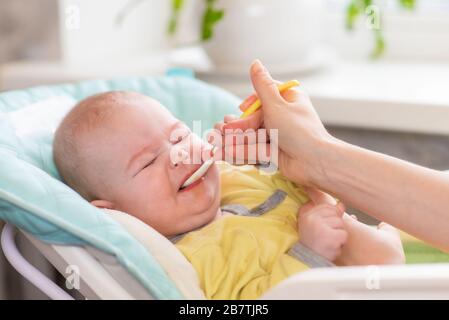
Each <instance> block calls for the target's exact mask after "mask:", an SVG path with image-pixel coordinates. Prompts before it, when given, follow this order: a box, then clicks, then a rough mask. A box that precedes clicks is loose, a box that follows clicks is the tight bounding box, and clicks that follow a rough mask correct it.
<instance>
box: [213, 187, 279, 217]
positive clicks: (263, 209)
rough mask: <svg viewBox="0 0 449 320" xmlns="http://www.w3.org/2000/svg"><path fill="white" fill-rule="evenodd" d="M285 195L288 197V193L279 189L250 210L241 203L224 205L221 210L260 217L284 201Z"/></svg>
mask: <svg viewBox="0 0 449 320" xmlns="http://www.w3.org/2000/svg"><path fill="white" fill-rule="evenodd" d="M285 197H287V193H286V192H285V191H282V190H279V189H277V190H276V191H275V192H273V194H272V195H271V196H269V197H268V199H267V200H265V201H264V202H263V203H261V204H260V205H258V206H257V207H254V208H252V209H250V210H248V209H247V208H246V207H245V206H243V205H241V204H228V205H225V206H222V207H221V210H222V211H227V212H230V213H233V214H235V215H238V216H249V217H258V216H261V215H263V214H264V213H267V212H269V211H270V210H273V209H274V208H276V207H277V206H278V205H279V204H280V203H281V202H282V201H284V199H285Z"/></svg>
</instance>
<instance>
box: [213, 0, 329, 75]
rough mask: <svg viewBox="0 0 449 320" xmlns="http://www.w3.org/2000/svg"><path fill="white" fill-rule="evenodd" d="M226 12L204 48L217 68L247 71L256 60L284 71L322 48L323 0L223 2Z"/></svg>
mask: <svg viewBox="0 0 449 320" xmlns="http://www.w3.org/2000/svg"><path fill="white" fill-rule="evenodd" d="M217 8H222V9H224V11H225V14H224V17H223V19H222V20H221V21H219V22H218V23H217V24H216V26H215V28H214V35H213V37H212V39H211V40H210V41H208V42H206V43H204V49H205V50H206V52H207V54H208V55H209V57H210V58H211V60H212V62H213V63H214V65H215V67H216V68H218V69H225V68H233V69H236V68H237V69H239V68H247V67H248V65H249V64H250V63H251V61H253V60H254V59H255V58H258V59H261V60H262V62H263V63H264V64H265V65H267V66H268V67H269V68H274V69H282V68H284V67H286V66H289V65H292V64H297V63H298V61H301V59H305V58H306V57H307V55H308V54H309V53H310V52H312V51H313V50H314V49H316V47H317V46H318V45H319V43H320V41H321V32H322V28H323V19H322V16H323V5H322V2H321V1H320V0H277V1H275V0H221V1H218V2H217Z"/></svg>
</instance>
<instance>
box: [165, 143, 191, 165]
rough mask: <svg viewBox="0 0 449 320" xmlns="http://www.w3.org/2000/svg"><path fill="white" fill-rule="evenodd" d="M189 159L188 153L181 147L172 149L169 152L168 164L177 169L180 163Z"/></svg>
mask: <svg viewBox="0 0 449 320" xmlns="http://www.w3.org/2000/svg"><path fill="white" fill-rule="evenodd" d="M187 159H189V152H188V151H187V150H186V149H184V148H182V147H174V148H172V149H171V151H170V163H171V164H172V166H173V167H177V166H178V165H179V164H180V163H183V162H185V161H186V160H187Z"/></svg>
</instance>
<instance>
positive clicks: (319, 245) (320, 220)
mask: <svg viewBox="0 0 449 320" xmlns="http://www.w3.org/2000/svg"><path fill="white" fill-rule="evenodd" d="M307 191H308V193H309V197H310V199H311V200H310V201H309V202H308V203H307V204H305V205H304V206H302V207H301V209H300V210H299V214H298V231H299V238H300V242H301V243H302V244H304V245H305V246H306V247H308V248H310V249H312V250H313V251H315V252H316V253H318V254H319V255H321V256H323V257H325V258H327V259H328V260H330V261H334V260H335V259H337V258H338V256H339V255H340V254H341V250H342V247H343V245H344V244H345V243H346V240H347V238H348V234H347V232H346V230H345V228H344V222H343V213H344V212H345V207H344V205H343V204H342V203H341V202H340V203H338V204H337V205H334V204H332V203H335V200H334V199H333V198H332V197H331V196H329V195H327V194H325V193H323V192H321V191H319V190H316V189H308V190H307Z"/></svg>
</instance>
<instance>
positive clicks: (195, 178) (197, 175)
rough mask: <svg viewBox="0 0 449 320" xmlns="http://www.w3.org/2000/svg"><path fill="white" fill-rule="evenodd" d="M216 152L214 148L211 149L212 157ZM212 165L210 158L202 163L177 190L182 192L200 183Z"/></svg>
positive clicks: (212, 161) (212, 160)
mask: <svg viewBox="0 0 449 320" xmlns="http://www.w3.org/2000/svg"><path fill="white" fill-rule="evenodd" d="M215 151H216V148H215V147H214V148H213V149H212V156H213V155H214V153H215ZM213 164H214V159H213V157H211V158H210V159H208V160H206V161H204V162H203V164H202V165H201V166H200V167H199V168H198V169H197V170H196V171H195V172H194V173H193V174H192V175H191V176H190V177H189V178H188V179H187V180H186V181H185V182H184V183H183V184H182V186H181V188H179V190H180V191H181V190H184V189H186V188H187V187H189V186H193V184H196V182H198V183H199V182H201V180H204V175H205V174H206V172H207V170H209V168H210V167H211V166H212V165H213Z"/></svg>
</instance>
